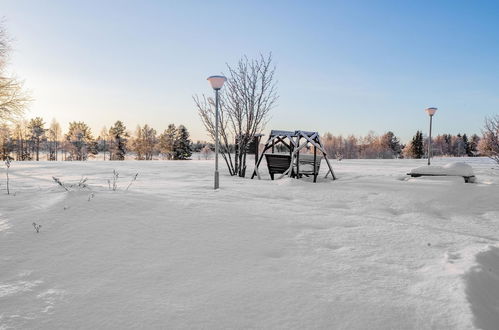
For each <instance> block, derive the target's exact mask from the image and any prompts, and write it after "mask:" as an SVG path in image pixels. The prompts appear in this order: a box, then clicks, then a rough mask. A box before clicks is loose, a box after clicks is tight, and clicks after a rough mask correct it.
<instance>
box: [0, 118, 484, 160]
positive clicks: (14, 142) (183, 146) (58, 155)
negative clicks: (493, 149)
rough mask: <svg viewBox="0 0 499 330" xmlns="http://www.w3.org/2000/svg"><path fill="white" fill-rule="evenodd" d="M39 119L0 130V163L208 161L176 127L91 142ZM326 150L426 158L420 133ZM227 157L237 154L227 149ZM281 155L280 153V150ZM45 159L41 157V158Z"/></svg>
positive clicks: (119, 126)
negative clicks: (407, 138)
mask: <svg viewBox="0 0 499 330" xmlns="http://www.w3.org/2000/svg"><path fill="white" fill-rule="evenodd" d="M46 126H47V125H46V123H45V122H44V121H43V119H42V118H39V117H37V118H33V119H31V120H29V121H27V120H23V121H19V122H17V123H16V124H14V125H7V124H2V125H0V159H3V160H5V159H7V158H10V159H13V160H17V161H24V160H40V159H44V160H45V159H46V160H87V159H88V158H92V157H95V155H97V154H99V153H100V154H101V157H102V156H103V159H104V160H124V159H125V158H134V159H137V160H152V159H154V158H160V159H171V160H175V159H179V160H181V159H189V158H190V157H191V155H192V153H193V152H198V153H199V156H198V157H199V158H201V157H203V158H204V159H208V158H210V156H211V154H212V151H213V149H214V146H213V144H212V143H207V142H200V141H198V142H196V143H193V142H191V140H190V139H189V132H188V130H187V128H186V127H185V126H183V125H179V126H178V127H176V126H175V125H174V124H170V125H168V127H167V128H166V129H165V130H164V131H163V132H162V133H160V134H158V132H157V131H156V130H155V129H154V128H152V127H150V126H149V125H147V124H146V125H143V126H140V125H139V126H137V128H136V129H135V132H134V133H133V134H131V133H130V132H129V131H128V130H127V128H126V126H125V125H124V124H123V122H122V121H120V120H118V121H116V122H115V123H114V125H112V126H111V127H110V128H109V129H107V128H105V127H104V128H103V129H102V130H101V132H100V134H99V135H98V136H97V137H96V138H94V136H93V134H92V132H91V130H90V128H89V127H88V126H87V125H86V124H85V123H84V122H76V121H75V122H71V123H69V127H68V131H67V132H65V133H64V134H63V132H62V131H61V126H60V124H59V123H58V122H57V121H56V120H53V121H52V122H51V123H50V125H48V127H46ZM480 140H481V138H480V137H479V136H478V135H476V134H473V135H472V136H471V137H468V136H467V135H466V134H462V135H461V134H457V135H452V134H441V135H437V136H436V137H435V138H433V139H432V154H433V156H449V157H461V156H470V157H473V156H479V155H481V153H480ZM322 142H323V144H324V148H325V149H326V152H327V154H328V156H329V157H330V158H338V159H343V158H347V159H354V158H385V159H387V158H388V159H389V158H423V157H426V153H427V150H428V148H427V144H428V138H427V137H426V138H424V137H423V134H422V132H420V131H418V132H416V135H415V136H414V138H413V139H412V141H410V142H409V143H407V144H406V145H404V144H401V143H400V140H399V139H398V138H397V136H395V134H394V133H393V132H391V131H389V132H387V133H384V134H383V135H377V134H375V133H374V132H369V133H368V134H367V135H366V136H354V135H349V136H347V137H343V136H342V135H339V136H335V135H333V134H331V133H326V134H324V135H323V136H322ZM229 147H230V150H231V152H233V151H234V150H235V146H234V145H233V144H231V145H229ZM280 151H284V150H280ZM41 155H43V156H41Z"/></svg>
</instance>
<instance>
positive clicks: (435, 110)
mask: <svg viewBox="0 0 499 330" xmlns="http://www.w3.org/2000/svg"><path fill="white" fill-rule="evenodd" d="M437 110H438V109H437V108H427V109H425V111H426V113H427V114H428V115H429V116H430V117H432V116H433V115H434V114H435V113H436V112H437Z"/></svg>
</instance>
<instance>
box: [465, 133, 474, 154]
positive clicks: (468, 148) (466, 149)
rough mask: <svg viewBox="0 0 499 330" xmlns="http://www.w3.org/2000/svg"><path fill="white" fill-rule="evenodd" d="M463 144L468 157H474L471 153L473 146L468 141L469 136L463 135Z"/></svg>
mask: <svg viewBox="0 0 499 330" xmlns="http://www.w3.org/2000/svg"><path fill="white" fill-rule="evenodd" d="M463 144H464V150H465V152H466V155H467V156H468V157H473V153H472V152H471V145H470V142H469V141H468V136H467V135H466V133H464V134H463Z"/></svg>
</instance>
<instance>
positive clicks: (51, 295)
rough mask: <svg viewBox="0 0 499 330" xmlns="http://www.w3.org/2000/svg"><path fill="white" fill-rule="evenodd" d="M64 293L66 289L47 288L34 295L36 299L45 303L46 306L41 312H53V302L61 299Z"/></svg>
mask: <svg viewBox="0 0 499 330" xmlns="http://www.w3.org/2000/svg"><path fill="white" fill-rule="evenodd" d="M65 295H66V291H64V290H58V289H49V290H46V291H44V292H42V293H40V294H39V295H37V296H36V297H37V298H38V299H42V300H43V301H44V302H45V304H46V306H45V308H44V309H43V310H42V312H43V313H49V314H50V313H52V312H53V308H54V304H55V302H56V301H57V300H62V299H63V298H64V296H65Z"/></svg>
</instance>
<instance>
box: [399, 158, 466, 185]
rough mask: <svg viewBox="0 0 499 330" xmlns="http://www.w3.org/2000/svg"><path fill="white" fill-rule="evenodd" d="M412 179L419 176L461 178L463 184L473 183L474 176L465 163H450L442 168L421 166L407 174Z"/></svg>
mask: <svg viewBox="0 0 499 330" xmlns="http://www.w3.org/2000/svg"><path fill="white" fill-rule="evenodd" d="M407 175H410V176H411V177H413V178H417V177H421V176H462V177H463V179H464V182H466V183H469V182H470V183H472V182H475V174H474V173H473V168H472V167H471V166H470V165H468V164H466V163H460V162H458V163H450V164H447V165H444V166H435V165H429V166H421V167H418V168H415V169H413V170H411V172H409V173H407Z"/></svg>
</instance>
